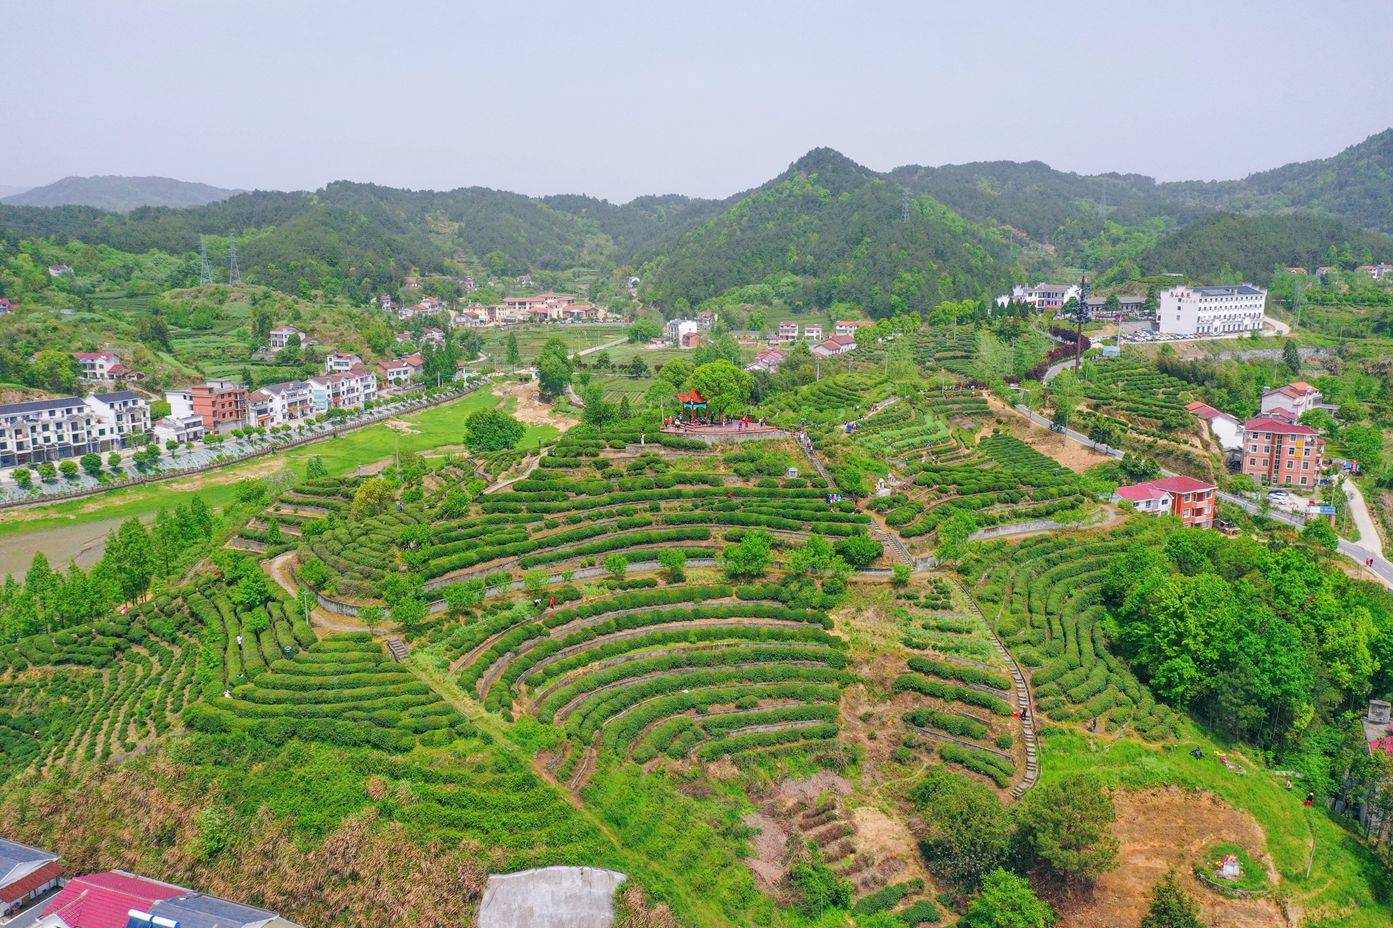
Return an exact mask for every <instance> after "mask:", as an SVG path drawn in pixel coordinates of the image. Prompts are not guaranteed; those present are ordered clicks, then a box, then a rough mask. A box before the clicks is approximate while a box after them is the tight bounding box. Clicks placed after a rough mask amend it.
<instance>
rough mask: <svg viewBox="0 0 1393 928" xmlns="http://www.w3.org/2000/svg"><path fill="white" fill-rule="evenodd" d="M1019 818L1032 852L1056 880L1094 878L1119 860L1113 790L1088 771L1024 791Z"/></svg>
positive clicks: (1115, 864) (1023, 833)
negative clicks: (1084, 773)
mask: <svg viewBox="0 0 1393 928" xmlns="http://www.w3.org/2000/svg"><path fill="white" fill-rule="evenodd" d="M1017 819H1018V821H1019V823H1020V826H1021V832H1022V835H1023V836H1024V838H1025V843H1026V845H1027V847H1029V849H1030V852H1031V853H1032V854H1033V855H1034V857H1035V858H1036V859H1037V860H1038V861H1039V862H1040V863H1041V864H1043V865H1044V866H1045V867H1046V868H1048V869H1049V870H1050V871H1051V872H1053V873H1054V874H1055V875H1056V876H1058V877H1059V878H1060V879H1063V880H1066V881H1080V880H1093V879H1096V878H1097V877H1099V876H1100V875H1102V874H1104V873H1106V872H1107V871H1109V870H1112V869H1114V868H1115V867H1116V866H1117V864H1118V854H1117V851H1118V841H1117V837H1116V836H1115V835H1114V834H1113V832H1112V826H1113V823H1114V822H1116V821H1117V808H1116V807H1115V806H1114V805H1113V799H1112V794H1111V793H1109V792H1108V790H1107V789H1106V788H1105V787H1104V786H1103V784H1102V783H1101V782H1099V781H1098V780H1097V779H1095V778H1093V777H1090V776H1082V775H1081V776H1071V777H1065V778H1061V779H1057V780H1052V781H1048V782H1046V783H1044V784H1043V785H1041V786H1037V787H1036V788H1035V789H1033V790H1031V791H1030V792H1029V793H1027V794H1026V799H1025V802H1023V803H1022V804H1021V806H1020V807H1019V811H1018V813H1017Z"/></svg>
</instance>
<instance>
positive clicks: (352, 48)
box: [0, 0, 1393, 201]
mask: <svg viewBox="0 0 1393 928" xmlns="http://www.w3.org/2000/svg"><path fill="white" fill-rule="evenodd" d="M1388 12H1389V0H1325V2H1323V3H1319V4H1313V3H1310V2H1309V0H1299V2H1297V0H1265V2H1264V0H1203V2H1191V0H1150V2H1144V3H1142V2H1116V0H1111V2H1093V0H1077V2H1076V0H1034V2H1020V0H997V2H990V0H977V2H964V0H957V2H945V0H918V2H909V0H906V2H890V0H860V2H845V3H827V2H818V0H805V2H763V0H741V2H725V0H689V2H684V3H677V2H664V0H647V2H626V0H587V2H571V0H562V2H553V0H546V2H540V0H539V2H527V0H501V2H499V0H494V2H488V3H475V2H467V0H453V2H435V0H376V2H361V0H333V2H312V0H219V2H213V0H162V2H154V0H0V35H3V36H4V41H3V45H4V49H5V51H4V64H3V66H0V134H3V140H0V185H3V186H13V187H27V186H35V185H39V184H44V183H48V182H50V181H53V180H56V179H58V178H59V177H63V176H66V175H70V174H79V175H88V174H134V175H149V174H155V175H165V176H170V177H177V178H180V179H183V180H195V181H202V182H205V183H210V184H216V185H219V186H224V187H237V188H245V189H250V188H262V189H312V188H315V187H319V186H322V185H323V184H325V183H327V182H329V181H331V180H337V179H349V180H357V181H371V182H375V183H379V184H386V185H390V186H398V187H411V188H434V189H448V188H453V187H461V186H472V185H481V186H487V187H496V188H502V189H507V190H515V191H518V192H521V193H527V194H546V193H588V194H592V195H594V196H601V197H605V198H608V199H611V200H615V201H624V200H627V199H629V198H631V197H633V196H636V195H640V194H645V193H669V192H671V193H685V194H689V195H693V196H716V197H723V196H728V195H730V194H732V193H735V192H737V191H740V190H744V189H747V188H749V187H752V186H756V185H758V184H760V183H762V182H763V181H765V180H767V179H768V178H770V177H772V176H774V175H775V174H777V173H779V172H780V171H782V170H783V169H784V168H785V167H787V166H788V165H789V164H790V163H791V162H793V161H794V160H796V159H797V158H798V157H799V156H800V155H802V154H803V153H804V152H806V151H807V150H808V149H810V148H814V147H817V146H820V145H826V146H831V147H833V148H836V149H837V150H839V151H841V152H842V153H844V154H846V155H848V156H849V157H851V158H853V159H855V160H857V161H859V162H860V163H862V164H864V165H867V166H868V167H871V168H874V169H877V170H888V169H889V168H892V167H895V166H897V165H901V164H943V163H956V162H964V161H976V160H995V159H1008V160H1016V161H1026V160H1041V161H1045V162H1047V163H1049V164H1051V165H1053V166H1055V167H1058V168H1061V169H1066V170H1073V171H1079V172H1082V173H1094V172H1099V171H1114V170H1115V171H1127V172H1138V173H1144V174H1150V175H1153V176H1155V177H1158V178H1160V179H1162V180H1178V179H1214V178H1229V177H1241V176H1243V175H1245V174H1247V173H1249V172H1252V171H1255V170H1261V169H1264V168H1269V167H1275V166H1277V165H1280V164H1284V163H1286V162H1289V161H1297V160H1306V159H1309V158H1316V157H1325V156H1328V155H1332V154H1334V153H1336V152H1338V151H1339V150H1340V149H1342V148H1345V147H1346V146H1348V145H1351V144H1354V143H1356V142H1358V141H1361V140H1362V139H1364V138H1366V137H1367V136H1369V135H1371V134H1373V133H1375V132H1378V131H1381V130H1383V129H1386V128H1389V127H1390V126H1393V94H1390V93H1389V92H1388V90H1389V88H1390V87H1393V54H1391V53H1390V52H1393V16H1389V15H1388Z"/></svg>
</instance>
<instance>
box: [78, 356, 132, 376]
mask: <svg viewBox="0 0 1393 928" xmlns="http://www.w3.org/2000/svg"><path fill="white" fill-rule="evenodd" d="M73 357H74V358H76V359H77V363H78V364H79V365H81V367H82V373H81V374H79V375H78V376H79V377H81V378H82V379H83V380H84V381H86V382H88V383H92V382H96V383H101V382H103V381H115V380H125V379H126V378H127V377H130V376H131V371H130V369H129V368H127V367H126V366H125V365H124V364H122V363H121V359H120V358H119V357H117V356H116V355H114V354H112V353H111V352H110V351H75V352H73Z"/></svg>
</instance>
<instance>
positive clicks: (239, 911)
mask: <svg viewBox="0 0 1393 928" xmlns="http://www.w3.org/2000/svg"><path fill="white" fill-rule="evenodd" d="M150 914H151V915H158V916H159V917H161V918H167V919H170V920H171V921H176V922H178V923H179V928H243V926H245V925H260V924H262V923H263V922H267V921H270V920H271V919H274V918H276V913H274V912H267V911H265V910H264V909H258V908H254V907H253V906H249V905H242V904H241V903H240V902H229V901H228V900H226V899H219V898H218V897H217V896H205V895H204V894H202V893H190V894H189V895H187V896H175V897H174V898H172V899H161V900H160V901H159V902H156V903H155V904H154V905H153V906H152V907H151V908H150Z"/></svg>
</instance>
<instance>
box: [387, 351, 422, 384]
mask: <svg viewBox="0 0 1393 928" xmlns="http://www.w3.org/2000/svg"><path fill="white" fill-rule="evenodd" d="M425 364H426V362H425V361H424V360H422V359H421V356H420V355H419V354H412V355H407V356H406V357H404V358H395V359H393V360H391V361H379V362H378V364H377V366H378V367H379V368H380V369H381V370H382V379H383V380H385V381H387V382H388V383H389V384H391V385H392V386H394V387H399V386H401V385H402V384H406V383H410V382H411V381H413V380H416V379H417V378H419V377H420V376H421V369H422V368H423V367H425Z"/></svg>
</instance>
